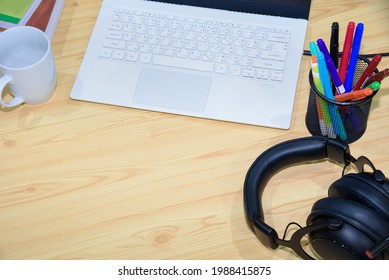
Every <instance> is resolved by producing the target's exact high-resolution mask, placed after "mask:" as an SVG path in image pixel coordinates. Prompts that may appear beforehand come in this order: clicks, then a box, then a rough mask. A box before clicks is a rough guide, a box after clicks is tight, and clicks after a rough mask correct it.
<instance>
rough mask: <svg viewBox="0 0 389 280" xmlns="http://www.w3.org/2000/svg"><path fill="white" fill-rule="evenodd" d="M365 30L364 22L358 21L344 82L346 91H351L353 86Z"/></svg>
mask: <svg viewBox="0 0 389 280" xmlns="http://www.w3.org/2000/svg"><path fill="white" fill-rule="evenodd" d="M363 30H364V26H363V23H358V25H357V27H356V29H355V35H354V41H353V46H352V48H351V55H350V61H349V64H348V68H347V75H346V81H345V83H344V87H345V89H346V92H350V91H351V90H352V88H353V81H354V74H355V68H356V66H357V61H358V55H359V49H360V48H361V41H362V35H363Z"/></svg>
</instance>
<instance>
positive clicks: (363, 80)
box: [353, 54, 382, 90]
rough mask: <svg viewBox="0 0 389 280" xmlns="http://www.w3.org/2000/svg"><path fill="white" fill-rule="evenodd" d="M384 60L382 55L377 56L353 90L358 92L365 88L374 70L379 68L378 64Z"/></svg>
mask: <svg viewBox="0 0 389 280" xmlns="http://www.w3.org/2000/svg"><path fill="white" fill-rule="evenodd" d="M381 58H382V55H380V54H376V55H375V56H374V57H373V59H372V60H371V62H370V63H369V65H368V66H367V67H366V69H365V71H364V72H363V74H362V76H361V77H360V78H359V80H358V81H357V83H356V84H355V86H354V87H353V90H358V89H361V88H363V85H364V84H365V83H366V81H367V79H368V78H369V77H370V76H371V74H373V72H374V70H375V69H376V68H377V66H378V63H380V61H381Z"/></svg>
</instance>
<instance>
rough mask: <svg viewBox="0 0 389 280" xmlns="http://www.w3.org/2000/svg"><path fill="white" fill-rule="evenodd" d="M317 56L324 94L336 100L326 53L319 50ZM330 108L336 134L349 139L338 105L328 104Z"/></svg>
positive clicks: (343, 138)
mask: <svg viewBox="0 0 389 280" xmlns="http://www.w3.org/2000/svg"><path fill="white" fill-rule="evenodd" d="M316 57H317V63H318V66H319V76H320V80H321V83H322V85H323V89H324V94H325V96H326V97H327V98H328V99H331V100H334V95H333V94H332V88H331V82H330V78H329V76H328V70H327V66H326V61H325V59H324V54H323V53H322V52H319V53H318V54H317V56H316ZM328 109H329V112H330V116H331V120H332V126H333V129H334V132H335V134H336V135H338V136H339V137H340V139H342V140H343V141H345V140H347V133H346V130H345V128H344V125H343V122H342V118H341V117H340V114H339V111H338V107H337V106H336V105H334V104H328Z"/></svg>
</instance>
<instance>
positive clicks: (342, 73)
mask: <svg viewBox="0 0 389 280" xmlns="http://www.w3.org/2000/svg"><path fill="white" fill-rule="evenodd" d="M354 29H355V22H353V21H350V22H349V23H348V25H347V31H346V37H345V39H344V45H343V51H342V57H341V58H340V65H339V77H340V80H341V81H342V83H344V82H345V81H346V73H347V66H348V61H349V59H350V53H351V46H352V43H353V37H354Z"/></svg>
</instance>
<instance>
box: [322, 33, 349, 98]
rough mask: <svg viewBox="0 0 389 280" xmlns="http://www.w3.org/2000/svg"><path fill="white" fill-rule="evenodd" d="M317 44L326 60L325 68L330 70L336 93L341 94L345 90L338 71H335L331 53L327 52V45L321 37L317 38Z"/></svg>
mask: <svg viewBox="0 0 389 280" xmlns="http://www.w3.org/2000/svg"><path fill="white" fill-rule="evenodd" d="M317 45H318V47H319V50H320V51H321V52H322V53H323V54H324V59H325V61H326V65H327V69H328V71H329V72H330V75H331V78H332V81H333V82H334V85H335V88H336V91H337V93H338V94H343V93H345V92H346V90H345V88H344V86H343V84H342V81H341V80H340V78H339V75H338V72H337V71H336V67H335V64H334V62H333V61H332V58H331V55H330V53H329V52H328V49H327V46H326V44H325V43H324V41H323V40H322V39H319V40H317Z"/></svg>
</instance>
